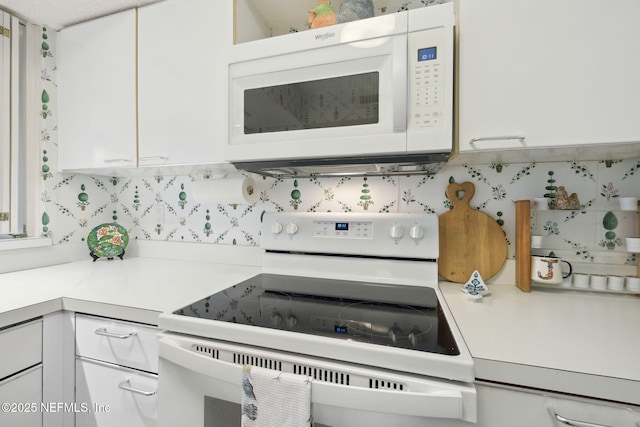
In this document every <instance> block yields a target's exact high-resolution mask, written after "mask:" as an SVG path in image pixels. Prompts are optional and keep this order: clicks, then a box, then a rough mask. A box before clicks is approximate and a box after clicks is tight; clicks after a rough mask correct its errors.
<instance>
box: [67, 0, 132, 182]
mask: <svg viewBox="0 0 640 427" xmlns="http://www.w3.org/2000/svg"><path fill="white" fill-rule="evenodd" d="M136 13H137V12H136V10H129V11H126V12H122V13H119V14H115V15H111V16H107V17H105V18H100V19H96V20H92V21H88V22H85V23H82V24H78V25H75V26H72V27H68V28H65V29H63V30H62V31H60V33H59V35H58V50H59V58H58V80H59V85H58V88H59V89H58V94H59V104H58V109H59V111H60V113H59V122H58V145H59V156H58V168H59V169H60V170H61V171H65V170H81V169H90V168H105V167H108V168H111V167H135V166H136V161H137V159H136V142H137V141H136V138H137V135H136V42H135V40H136Z"/></svg>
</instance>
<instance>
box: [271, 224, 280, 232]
mask: <svg viewBox="0 0 640 427" xmlns="http://www.w3.org/2000/svg"><path fill="white" fill-rule="evenodd" d="M271 232H272V233H273V234H280V233H282V224H280V223H279V222H274V223H273V224H271Z"/></svg>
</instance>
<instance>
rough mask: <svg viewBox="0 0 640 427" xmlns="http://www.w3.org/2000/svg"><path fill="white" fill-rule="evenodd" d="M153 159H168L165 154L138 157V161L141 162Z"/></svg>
mask: <svg viewBox="0 0 640 427" xmlns="http://www.w3.org/2000/svg"><path fill="white" fill-rule="evenodd" d="M155 160H161V161H163V162H166V161H168V160H169V158H168V157H167V156H148V157H140V161H141V162H151V161H155Z"/></svg>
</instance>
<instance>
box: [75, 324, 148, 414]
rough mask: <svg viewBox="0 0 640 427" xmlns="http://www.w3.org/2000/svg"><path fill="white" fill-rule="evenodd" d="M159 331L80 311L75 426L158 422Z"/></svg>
mask: <svg viewBox="0 0 640 427" xmlns="http://www.w3.org/2000/svg"><path fill="white" fill-rule="evenodd" d="M156 332H157V329H156V328H155V327H152V326H148V325H142V324H138V323H132V322H125V321H121V320H113V319H107V318H102V317H95V316H87V315H82V314H76V362H75V377H76V380H75V382H76V384H75V385H76V406H77V412H76V427H112V426H127V427H153V426H157V425H158V396H157V391H158V375H157V373H158V350H157V342H156V339H155V334H156Z"/></svg>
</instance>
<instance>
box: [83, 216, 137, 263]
mask: <svg viewBox="0 0 640 427" xmlns="http://www.w3.org/2000/svg"><path fill="white" fill-rule="evenodd" d="M128 244H129V233H127V230H125V229H124V228H123V227H122V226H121V225H120V224H116V223H115V222H114V223H111V224H100V225H99V226H97V227H95V228H94V229H93V230H91V232H90V233H89V235H88V236H87V245H88V246H89V251H90V254H91V257H92V258H93V260H94V261H95V260H96V259H98V258H109V259H111V258H113V257H116V256H117V257H119V258H120V259H122V257H123V256H124V250H125V248H126V247H127V245H128Z"/></svg>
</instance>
